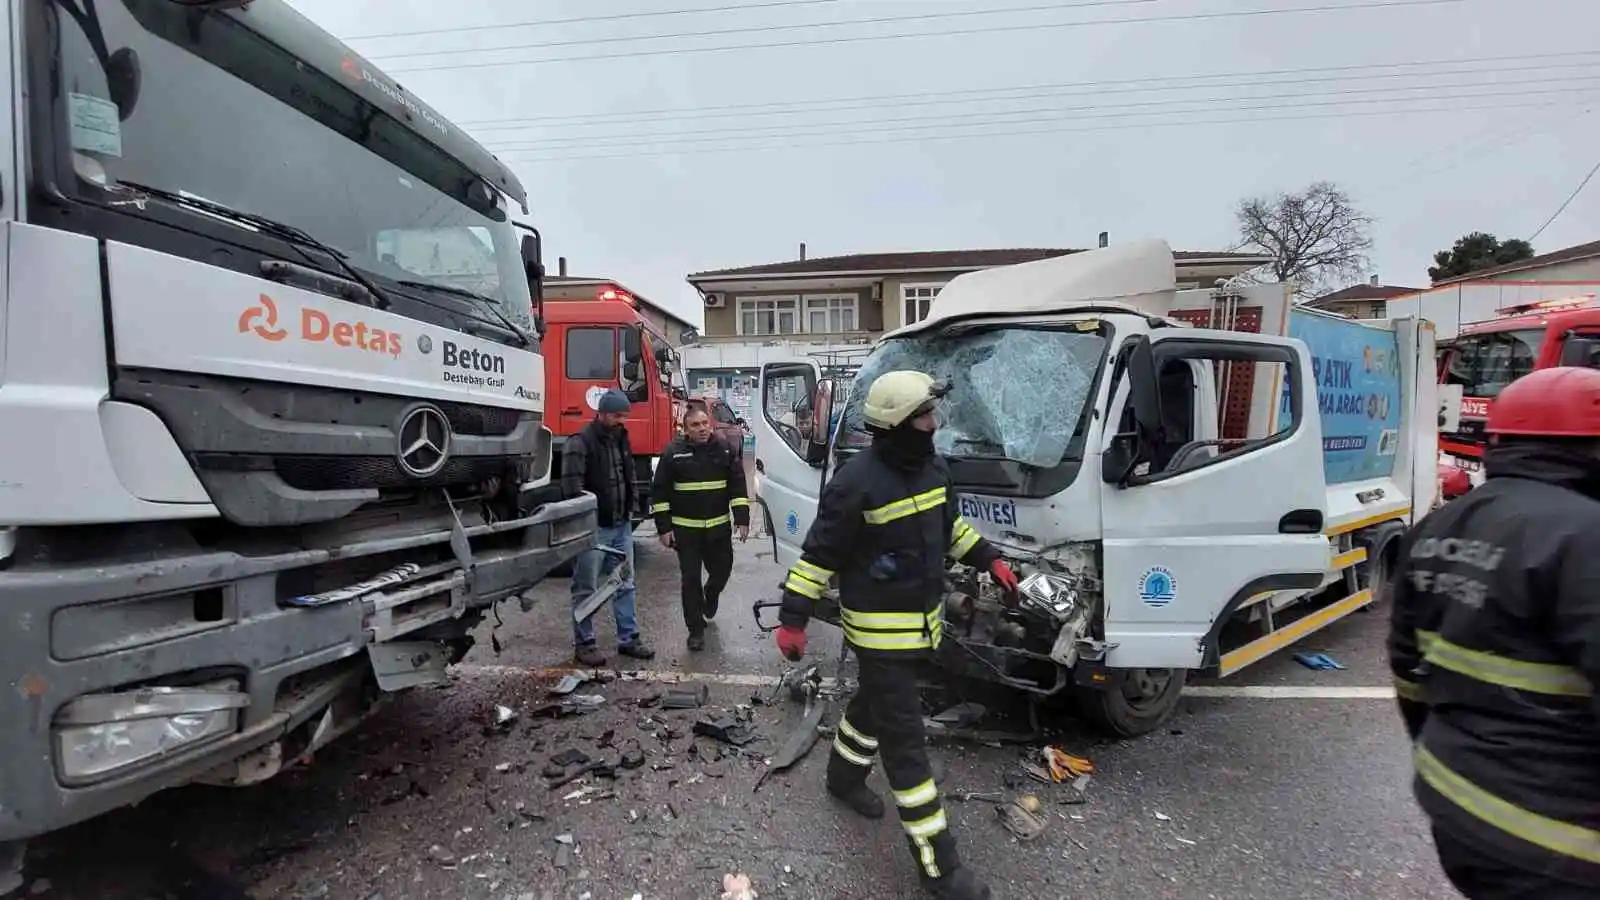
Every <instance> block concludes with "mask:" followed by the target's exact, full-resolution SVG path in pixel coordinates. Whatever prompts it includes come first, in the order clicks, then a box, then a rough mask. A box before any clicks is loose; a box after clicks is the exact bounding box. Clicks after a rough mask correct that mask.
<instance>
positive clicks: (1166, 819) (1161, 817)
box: [1156, 812, 1172, 822]
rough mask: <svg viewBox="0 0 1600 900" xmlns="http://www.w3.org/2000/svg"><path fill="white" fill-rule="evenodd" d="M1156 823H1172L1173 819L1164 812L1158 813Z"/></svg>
mask: <svg viewBox="0 0 1600 900" xmlns="http://www.w3.org/2000/svg"><path fill="white" fill-rule="evenodd" d="M1156 821H1158V822H1171V821H1172V817H1171V816H1169V815H1167V814H1166V813H1164V812H1158V813H1156Z"/></svg>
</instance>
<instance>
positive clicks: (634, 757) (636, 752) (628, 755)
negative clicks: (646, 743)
mask: <svg viewBox="0 0 1600 900" xmlns="http://www.w3.org/2000/svg"><path fill="white" fill-rule="evenodd" d="M617 765H619V766H621V767H622V768H624V769H637V768H639V767H640V766H642V765H644V747H642V746H640V744H639V742H638V741H637V740H629V741H628V743H627V744H626V745H625V746H624V747H623V748H622V757H621V758H620V759H619V760H618V761H617Z"/></svg>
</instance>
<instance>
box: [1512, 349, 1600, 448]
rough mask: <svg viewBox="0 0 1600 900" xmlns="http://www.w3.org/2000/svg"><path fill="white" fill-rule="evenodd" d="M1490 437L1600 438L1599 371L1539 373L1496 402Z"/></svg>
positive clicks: (1565, 368) (1520, 380)
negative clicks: (1500, 435)
mask: <svg viewBox="0 0 1600 900" xmlns="http://www.w3.org/2000/svg"><path fill="white" fill-rule="evenodd" d="M1484 430H1485V431H1487V432H1488V433H1489V434H1504V435H1521V436H1527V437H1558V438H1586V437H1588V438H1600V371H1597V370H1595V369H1586V368H1580V367H1577V366H1558V367H1556V368H1553V369H1539V370H1538V371H1535V372H1531V373H1529V374H1527V375H1524V376H1523V377H1521V378H1518V379H1517V380H1516V381H1513V382H1512V383H1511V384H1510V385H1508V386H1507V387H1506V389H1505V390H1503V391H1501V392H1500V396H1498V397H1496V398H1495V399H1494V405H1493V406H1491V407H1490V408H1489V421H1488V423H1487V425H1486V426H1485V428H1484Z"/></svg>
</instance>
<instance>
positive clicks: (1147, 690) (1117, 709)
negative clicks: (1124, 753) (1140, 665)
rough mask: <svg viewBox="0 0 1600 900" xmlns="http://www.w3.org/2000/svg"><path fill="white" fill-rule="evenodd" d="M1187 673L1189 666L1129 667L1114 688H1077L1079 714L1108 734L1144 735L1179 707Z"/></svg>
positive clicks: (1130, 736) (1114, 735)
mask: <svg viewBox="0 0 1600 900" xmlns="http://www.w3.org/2000/svg"><path fill="white" fill-rule="evenodd" d="M1188 675H1189V671H1188V670H1187V669H1129V670H1128V671H1127V673H1126V674H1125V677H1124V678H1123V680H1122V683H1121V684H1120V685H1117V686H1115V687H1111V688H1105V689H1096V688H1088V687H1083V688H1078V689H1077V693H1076V695H1075V698H1074V699H1075V700H1076V701H1077V703H1076V706H1077V711H1078V714H1079V715H1080V716H1081V717H1082V718H1084V719H1085V720H1087V721H1088V722H1089V724H1091V725H1093V726H1094V727H1095V728H1096V729H1098V730H1099V731H1102V732H1104V733H1105V734H1106V735H1107V736H1108V737H1113V738H1136V737H1142V736H1144V735H1146V734H1149V733H1150V732H1152V731H1154V730H1156V729H1157V728H1160V727H1161V726H1162V724H1163V723H1165V722H1166V721H1167V719H1168V718H1170V717H1171V716H1172V712H1173V710H1175V709H1177V708H1178V697H1179V696H1180V695H1182V693H1183V684H1184V681H1185V680H1186V679H1187V678H1188Z"/></svg>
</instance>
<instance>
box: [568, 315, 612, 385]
mask: <svg viewBox="0 0 1600 900" xmlns="http://www.w3.org/2000/svg"><path fill="white" fill-rule="evenodd" d="M616 342H617V331H616V329H615V328H568V329H567V354H566V356H567V377H568V378H571V379H572V380H574V381H612V380H614V379H615V378H616V377H617V343H616Z"/></svg>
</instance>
